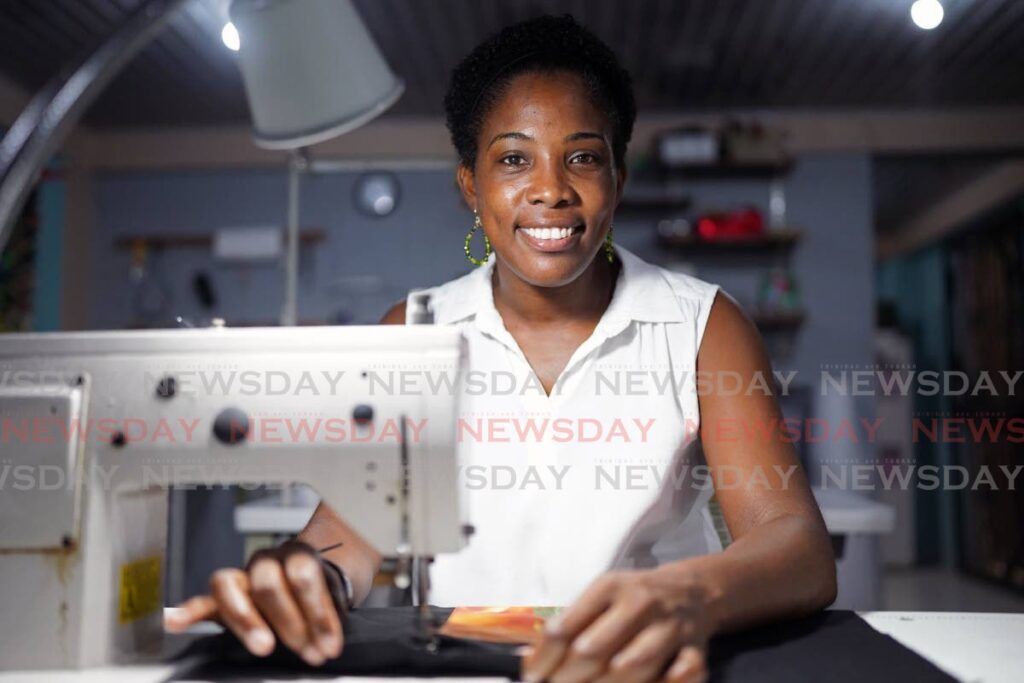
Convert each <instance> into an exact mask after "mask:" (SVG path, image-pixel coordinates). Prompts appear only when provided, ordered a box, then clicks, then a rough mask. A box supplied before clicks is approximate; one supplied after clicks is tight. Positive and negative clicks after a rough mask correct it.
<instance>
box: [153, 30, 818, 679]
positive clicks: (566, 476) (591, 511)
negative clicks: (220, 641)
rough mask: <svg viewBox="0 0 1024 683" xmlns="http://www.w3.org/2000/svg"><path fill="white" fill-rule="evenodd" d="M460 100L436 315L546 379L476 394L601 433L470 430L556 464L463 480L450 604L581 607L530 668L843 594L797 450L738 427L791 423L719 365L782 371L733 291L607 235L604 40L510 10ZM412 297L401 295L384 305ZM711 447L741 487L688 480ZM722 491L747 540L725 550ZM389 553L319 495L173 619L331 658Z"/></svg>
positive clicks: (713, 467) (567, 673) (619, 181)
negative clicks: (456, 228)
mask: <svg viewBox="0 0 1024 683" xmlns="http://www.w3.org/2000/svg"><path fill="white" fill-rule="evenodd" d="M445 107H446V112H447V123H448V127H449V129H450V131H451V135H452V140H453V143H454V145H455V148H456V150H457V152H458V155H459V160H460V164H459V166H458V171H457V178H458V184H459V187H460V189H461V191H462V194H463V197H464V198H465V201H466V203H467V204H468V205H469V206H470V207H471V208H472V209H473V211H474V216H475V218H474V225H473V229H472V230H471V231H470V234H469V236H468V237H467V239H466V243H465V249H466V255H467V257H469V258H470V260H471V261H473V262H474V263H478V264H481V265H482V267H480V268H478V269H476V270H474V272H472V273H470V274H469V275H467V276H464V277H462V278H459V279H457V280H454V281H452V282H449V283H446V284H444V285H442V286H440V287H436V288H434V289H433V290H431V294H432V302H433V306H434V312H435V323H436V324H453V325H459V326H461V327H462V329H463V331H464V333H465V335H466V337H467V340H468V343H469V348H470V353H469V357H470V366H471V369H474V370H481V371H484V372H491V373H493V372H496V371H499V370H500V371H507V370H511V371H513V372H512V374H513V376H525V377H527V378H528V379H532V380H533V381H534V382H535V384H539V386H540V389H541V390H540V391H538V392H535V394H534V395H532V396H531V395H529V391H527V390H526V389H523V388H519V389H517V390H516V391H514V392H504V393H502V394H501V395H498V392H491V393H490V394H487V395H483V396H480V397H478V398H474V399H470V401H469V404H468V406H467V408H466V410H467V413H468V414H475V415H494V414H505V413H504V412H503V411H505V410H506V409H512V410H518V411H519V413H518V414H524V413H530V414H533V415H537V414H542V415H543V416H545V417H560V418H565V419H566V420H567V422H565V423H564V425H573V424H577V425H581V424H583V423H584V421H585V419H589V420H590V422H589V423H588V424H590V425H593V424H596V425H597V427H598V429H599V430H605V429H606V428H607V429H606V434H605V436H606V437H607V438H606V439H605V440H603V441H602V440H601V439H599V438H592V435H591V436H587V437H584V435H583V431H582V430H580V431H579V432H573V431H572V427H571V426H569V427H566V429H567V432H566V433H567V434H568V435H569V438H568V439H563V440H558V439H554V438H549V439H546V440H545V439H540V440H536V439H534V440H530V443H529V444H525V443H524V441H526V439H522V440H520V442H518V443H515V442H514V443H511V444H509V443H507V441H505V440H496V439H493V438H492V439H486V438H484V439H482V440H480V442H479V443H471V442H472V439H468V442H464V443H463V451H464V452H463V453H460V455H461V456H462V457H464V458H465V459H466V462H467V463H468V464H478V465H494V464H496V463H502V464H507V465H508V466H509V468H510V469H509V470H508V471H511V472H513V474H515V473H517V472H520V471H523V470H524V467H525V466H526V465H527V463H529V465H530V466H534V465H536V466H537V467H538V468H539V469H535V470H532V471H533V473H534V476H535V477H536V476H538V475H537V472H538V471H540V472H546V473H549V474H550V475H551V476H552V477H553V480H552V481H551V482H549V484H548V485H545V484H544V482H537V481H534V482H533V483H534V484H535V486H533V487H532V488H531V490H527V487H525V486H520V487H515V486H504V485H501V486H499V485H498V484H496V483H495V482H493V481H491V482H490V484H489V485H485V486H481V487H479V488H477V489H476V490H474V491H472V492H470V494H469V500H470V505H471V513H472V519H473V521H474V524H475V525H476V527H477V534H476V536H475V537H474V538H473V539H471V542H470V545H469V547H468V548H467V549H466V550H465V551H463V552H461V553H457V554H455V555H452V556H448V557H440V558H437V561H436V563H435V565H434V566H433V567H432V584H433V592H432V597H433V599H434V601H435V602H437V603H438V604H452V605H455V604H464V605H465V604H532V605H545V604H555V605H558V604H566V605H568V608H567V609H566V610H564V611H563V612H562V613H561V614H560V615H559V616H558V617H556V618H553V619H551V620H549V621H548V623H547V625H546V627H545V632H544V634H543V638H542V639H541V640H540V642H539V643H538V644H537V645H536V647H535V648H534V649H533V650H532V652H531V653H530V654H529V656H528V657H527V658H526V659H525V663H524V665H525V666H524V675H525V677H526V678H527V680H551V681H590V680H600V681H647V680H662V679H666V680H670V681H691V680H701V679H702V678H703V677H704V676H705V662H704V649H705V644H706V642H707V639H708V637H709V636H710V635H711V634H713V633H716V632H719V631H724V630H729V629H736V628H739V627H743V626H748V625H752V624H755V623H758V622H764V621H765V620H770V619H779V618H785V617H791V616H797V615H802V614H806V613H809V612H812V611H815V610H819V609H822V608H824V607H825V606H827V605H828V604H830V603H831V602H832V600H833V599H834V597H835V593H836V579H835V565H834V560H833V557H832V552H831V546H830V543H829V539H828V535H827V533H826V530H825V527H824V524H823V522H822V519H821V516H820V513H819V512H818V509H817V506H816V505H815V503H814V500H813V498H812V496H811V492H810V489H809V488H808V486H807V483H806V481H805V480H804V479H803V475H802V473H801V472H800V471H799V468H798V467H797V466H796V458H795V455H794V452H793V450H792V447H791V446H790V445H789V443H788V442H787V441H786V440H785V439H783V438H772V437H777V436H779V434H778V433H777V432H774V431H772V432H771V433H770V434H769V435H768V436H769V438H765V436H764V432H763V431H759V430H757V429H754V430H745V429H743V428H742V427H743V426H744V425H762V426H763V425H766V424H767V425H773V424H777V423H776V422H773V420H777V419H778V417H779V409H778V406H777V404H776V401H775V398H774V396H773V395H772V393H771V391H770V390H767V391H760V392H759V391H756V390H753V391H739V392H737V391H721V390H718V389H716V386H717V385H716V382H714V381H713V379H714V378H715V377H718V376H723V375H724V374H728V375H729V376H730V377H733V378H736V377H741V378H743V380H744V381H745V382H746V383H747V385H746V386H749V387H755V386H758V382H757V380H758V379H761V380H763V378H766V377H769V378H770V377H771V369H770V366H769V362H768V359H767V358H766V355H765V353H764V350H763V348H762V343H761V340H760V338H759V336H758V333H757V331H756V329H755V328H754V326H753V325H752V324H751V322H750V321H749V319H748V318H747V317H746V316H745V315H744V314H743V312H742V311H741V310H740V308H739V307H738V306H737V305H736V303H735V302H734V301H733V300H732V299H731V298H729V297H728V296H726V295H725V294H724V293H722V292H720V291H718V288H717V287H715V286H713V285H710V284H708V283H705V282H702V281H700V280H697V279H696V278H692V277H688V276H684V275H680V274H677V273H672V272H669V271H665V270H663V269H660V268H657V267H655V266H652V265H650V264H647V263H645V262H643V261H641V260H640V259H639V258H637V257H636V256H634V255H632V254H630V253H629V252H628V251H626V250H625V249H622V248H620V247H617V246H615V245H614V244H613V242H612V239H611V236H612V219H613V215H614V212H615V208H616V206H617V205H618V203H619V201H620V199H621V198H622V188H623V184H624V182H625V180H626V167H625V153H626V146H627V143H628V142H629V139H630V136H631V133H632V127H633V121H634V118H635V105H634V101H633V95H632V92H631V86H630V81H629V77H628V75H627V74H626V73H625V72H624V71H623V70H622V69H621V67H619V66H618V64H617V62H616V61H615V58H614V56H613V55H612V53H611V51H610V50H609V49H608V48H607V47H606V46H605V45H604V44H602V43H601V42H600V41H599V40H598V39H597V38H596V37H594V36H593V35H592V34H590V33H589V32H588V31H586V30H585V29H583V28H582V27H580V26H579V25H578V24H576V23H575V22H574V21H573V20H572V19H571V18H569V17H565V18H553V17H543V18H540V19H536V20H531V21H528V22H524V23H521V24H518V25H516V26H511V27H509V28H506V29H505V30H503V31H502V32H500V33H499V34H497V35H496V36H494V37H492V38H490V39H489V40H488V41H486V42H485V43H483V44H482V45H480V46H479V47H477V48H476V49H475V50H474V51H473V52H472V53H471V54H470V55H469V56H468V57H467V58H466V59H465V60H464V61H463V62H462V63H461V64H460V65H459V66H458V67H457V68H456V70H455V72H454V74H453V77H452V81H451V86H450V89H449V93H448V95H447V97H446V99H445ZM477 231H482V233H483V235H484V239H483V240H482V241H483V243H484V251H483V253H484V257H483V258H479V257H477V256H474V253H480V252H479V249H480V246H479V241H480V236H476V239H477V242H478V243H477V245H476V247H475V248H476V249H477V251H476V252H474V251H473V250H472V246H473V245H471V238H472V237H473V236H474V234H475V232H477ZM405 316H406V306H405V304H404V303H403V304H400V305H397V306H395V307H394V308H392V309H391V310H390V311H389V312H388V313H387V314H386V315H385V317H384V319H383V321H382V322H383V323H385V324H401V323H403V322H404V321H405ZM652 369H661V370H665V369H668V370H669V372H668V374H667V375H665V373H662V375H661V376H667V377H669V378H671V382H670V384H669V387H668V390H667V391H657V390H651V389H650V386H648V390H646V391H643V390H641V391H638V392H632V391H629V390H628V388H624V386H626V387H628V386H630V385H623V384H622V383H621V382H620V381H619V379H621V376H622V373H623V372H626V373H628V372H629V371H631V370H641V371H647V370H652ZM687 373H689V374H687ZM650 375H651V376H652V377H655V378H656V377H658V376H659V375H658V373H657V372H653V371H652V372H651V373H650ZM688 376H689V377H705V378H711V380H710V381H707V382H703V383H700V382H699V383H693V382H687V381H685V378H686V377H688ZM680 378H682V379H680ZM663 386H664V385H663ZM761 386H763V384H761ZM602 388H603V389H604V391H601V389H602ZM698 389H699V390H698ZM574 420H575V421H574ZM616 420H618V422H617V423H616ZM630 420H632V422H630ZM615 424H617V425H618V427H617V429H618V432H619V433H617V434H616V435H615V436H616V439H612V438H611V436H612V432H613V431H614V430H615V429H616V428H615V427H614V425H615ZM722 425H730V426H731V427H730V428H729V429H722V428H721V427H722ZM737 426H738V427H737ZM630 430H632V434H631V433H630ZM489 433H491V434H492V435H493V433H494V432H493V431H491V432H489ZM698 437H699V438H698ZM499 441H500V443H499ZM513 441H515V440H513ZM637 463H639V464H641V465H643V464H650V465H651V467H650V470H651V471H652V472H655V473H660V476H661V478H660V479H657V480H656V481H657V484H656V485H650V483H648V484H647V485H644V484H643V483H641V485H639V486H633V485H631V484H633V483H635V482H633V480H632V479H630V478H627V479H626V480H622V479H621V478H620V477H619V475H620V474H621V472H620V471H619V470H618V469H616V468H621V467H622V466H626V467H632V466H633V465H635V464H637ZM701 464H704V465H706V466H707V467H708V469H706V470H704V471H705V472H707V471H710V472H711V473H712V475H714V473H716V472H719V471H721V472H725V471H729V472H730V473H731V475H733V476H732V479H730V481H731V482H732V485H729V486H726V485H724V478H721V477H717V476H711V477H710V478H709V479H708V480H706V481H705V482H704V483H705V484H708V482H709V481H710V482H712V483H713V484H714V489H715V490H714V491H712V490H711V486H710V485H705V486H694V485H692V484H694V482H695V481H696V477H695V476H694V474H693V473H694V472H696V471H697V469H696V468H695V466H696V465H701ZM517 467H518V470H517V469H516V468H517ZM544 467H547V468H548V469H547V470H545V469H544ZM595 472H596V475H595ZM629 472H630V474H629V477H633V476H634V475H637V476H640V475H642V474H643V468H641V470H640V471H639V472H637V471H636V470H635V469H630V470H629ZM595 476H596V478H595ZM640 478H642V477H640ZM481 481H483V482H487V481H488V480H487V479H486V476H484V475H481ZM671 484H675V485H674V486H673V485H671ZM712 493H714V494H715V495H716V498H717V501H718V504H719V505H720V507H721V510H722V513H723V515H724V519H725V521H726V523H727V525H728V529H729V532H730V534H731V537H732V539H733V540H732V542H731V544H729V545H728V547H727V548H726V549H725V550H724V551H722V550H721V545H719V544H718V541H717V537H716V536H715V534H714V529H713V527H712V525H711V517H710V514H709V513H708V499H709V498H710V497H711V495H712ZM317 550H319V551H320V553H319V555H318V554H317ZM719 551H720V552H719ZM321 558H322V559H324V560H327V561H329V562H321ZM380 560H381V558H380V556H379V555H378V554H377V552H376V551H375V550H374V549H372V548H371V547H369V546H368V544H367V543H366V542H364V541H363V540H362V539H360V538H359V536H358V535H357V534H355V533H354V532H353V531H352V530H351V529H350V528H349V527H348V526H347V525H346V524H345V523H344V521H342V520H341V519H339V518H338V517H337V516H335V515H334V514H333V513H332V512H331V511H330V510H329V509H327V508H325V507H324V506H322V505H321V506H320V507H319V508H318V509H317V511H316V513H315V514H314V516H313V519H312V520H311V521H310V523H309V525H308V526H307V527H306V528H305V529H304V530H303V531H302V533H301V534H300V535H299V537H298V542H293V543H290V544H286V545H285V546H282V547H281V548H278V549H276V550H274V551H269V552H264V553H260V554H257V556H256V557H254V558H253V560H251V561H250V563H249V566H248V568H247V569H246V570H245V571H242V570H239V569H225V570H221V571H219V572H217V573H216V574H215V575H214V576H213V578H212V580H211V595H209V596H201V597H198V598H194V599H192V600H190V601H188V602H186V603H185V605H184V609H183V610H182V611H181V615H180V616H179V617H178V618H177V619H176V620H175V621H174V623H171V624H169V626H170V627H171V628H175V629H181V628H184V627H186V626H187V625H188V624H190V623H192V622H194V621H196V620H199V619H204V618H213V617H217V618H219V619H221V620H222V621H223V622H224V623H225V624H226V625H227V626H228V627H229V628H231V629H232V630H233V631H234V632H235V633H236V634H237V635H238V636H239V637H240V638H241V639H242V641H243V642H244V643H245V644H246V645H247V646H248V648H249V649H250V650H251V651H252V652H254V653H256V654H267V653H269V652H270V651H271V649H272V648H273V645H274V638H275V634H276V637H278V638H280V639H281V640H282V642H284V643H285V644H286V645H288V646H289V647H291V648H292V649H294V650H295V651H296V652H298V653H299V654H300V655H301V656H302V657H303V658H305V660H306V661H308V662H309V663H310V664H314V665H316V664H319V663H322V662H323V661H324V660H325V658H329V657H334V656H337V655H338V654H339V653H340V651H341V648H342V641H343V636H342V632H341V626H340V619H339V616H338V614H339V611H342V612H343V611H344V610H345V609H346V608H347V607H348V606H350V605H351V604H359V603H360V602H361V601H362V600H363V599H364V598H365V597H366V595H367V593H368V592H369V590H370V586H371V583H372V581H373V577H374V574H375V573H376V571H377V569H378V567H379V564H380ZM330 585H333V586H334V587H335V588H337V587H339V586H343V587H344V588H345V589H347V590H334V591H332V590H330V589H329V588H328V587H329V586H330ZM338 594H341V595H342V596H343V597H342V599H333V600H332V595H338Z"/></svg>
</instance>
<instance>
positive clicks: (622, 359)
mask: <svg viewBox="0 0 1024 683" xmlns="http://www.w3.org/2000/svg"><path fill="white" fill-rule="evenodd" d="M615 250H616V254H617V255H618V257H619V258H620V259H621V260H622V269H621V270H620V274H619V280H618V282H617V283H616V287H615V291H614V293H613V296H612V300H611V302H610V304H609V306H608V308H607V310H606V311H605V313H604V315H603V316H602V317H601V319H600V321H599V322H598V324H597V327H596V328H595V329H594V331H593V334H592V335H591V336H590V337H589V338H588V339H587V340H586V341H584V342H583V344H582V345H581V346H580V347H579V348H578V349H576V351H575V353H573V355H572V357H571V358H570V360H569V362H568V364H567V365H566V367H565V369H564V370H563V371H562V374H561V375H560V376H559V377H558V379H557V381H556V383H555V385H554V387H553V388H552V392H551V395H550V396H547V395H545V393H544V390H543V388H542V387H541V385H540V382H539V380H537V378H536V375H535V374H534V373H533V370H532V368H531V367H530V365H529V363H528V362H527V360H526V357H525V356H524V355H523V353H522V351H521V350H520V348H519V345H518V344H517V343H516V341H515V339H513V337H512V335H511V334H509V332H508V331H507V330H506V329H505V326H504V323H503V322H502V319H501V316H500V315H499V313H498V311H497V310H496V309H495V307H494V299H493V291H492V286H491V275H492V272H493V269H494V258H495V257H494V255H493V254H492V255H491V257H490V259H489V261H488V262H487V263H486V264H484V265H483V266H481V267H479V268H477V269H476V270H474V271H473V272H471V273H468V274H467V275H464V276H462V277H460V278H458V279H455V280H452V281H450V282H447V283H445V284H443V285H440V286H438V287H433V288H429V289H427V290H417V291H418V292H424V291H425V292H429V294H430V295H431V307H432V309H433V313H434V324H438V325H457V326H459V328H460V329H461V330H462V332H463V334H464V335H465V337H466V339H467V341H468V350H469V363H468V372H467V376H466V378H465V382H464V386H463V392H462V395H461V405H460V414H461V415H462V418H461V419H460V421H459V423H458V425H457V428H456V441H457V445H458V448H459V455H458V460H459V462H460V463H461V465H460V484H461V488H462V491H463V494H464V502H465V504H466V507H467V512H468V515H467V516H468V519H469V521H470V522H471V523H472V524H473V526H474V527H475V533H474V535H473V536H472V537H471V538H470V541H469V545H468V546H467V547H466V548H464V549H463V550H462V551H460V552H458V553H452V554H448V555H441V556H439V557H437V558H436V559H435V561H434V563H433V565H432V566H431V592H430V599H431V602H432V603H433V604H436V605H442V606H457V605H535V606H542V605H550V606H560V605H567V604H570V603H571V602H572V601H573V600H574V599H575V598H576V597H577V596H578V595H579V594H580V593H581V592H582V591H583V590H584V589H585V588H586V587H587V586H588V585H589V584H590V582H591V581H593V580H594V579H595V578H597V577H598V576H599V575H600V574H602V573H603V572H604V571H606V570H608V569H611V568H641V567H651V566H656V565H657V564H660V563H662V562H667V561H671V560H674V559H679V558H683V557H690V556H694V555H700V554H706V553H709V552H714V551H719V550H721V548H722V546H721V543H720V541H719V539H718V535H717V534H716V532H715V528H714V525H713V523H712V519H711V515H710V512H709V510H708V501H709V499H710V498H711V496H712V494H713V490H712V488H711V485H710V482H709V480H708V477H707V476H706V470H703V467H704V466H705V465H706V463H705V462H704V458H703V453H702V452H701V449H700V439H699V437H698V436H697V434H698V431H697V430H698V427H699V420H700V412H699V407H698V402H697V388H698V386H699V385H698V384H697V383H696V377H695V374H694V372H695V364H696V358H697V350H698V348H699V347H700V342H701V337H702V335H703V332H704V328H705V326H706V324H707V320H708V314H709V312H710V310H711V305H712V303H713V301H714V297H715V293H716V292H717V290H718V286H717V285H713V284H709V283H707V282H704V281H702V280H699V279H697V278H694V277H691V276H688V275H684V274H681V273H676V272H672V271H669V270H666V269H664V268H660V267H657V266H654V265H652V264H649V263H647V262H645V261H643V260H641V259H640V258H639V257H637V256H635V255H634V254H632V253H630V252H629V251H627V250H626V249H624V248H622V247H620V246H616V247H615ZM411 296H412V295H411V294H410V298H411ZM413 308H414V307H413V305H412V301H411V300H410V301H409V302H408V304H407V310H408V311H409V312H410V313H411V311H412V310H413ZM406 322H407V323H409V322H411V321H410V320H407V321H406ZM695 468H696V469H695ZM702 471H703V476H702Z"/></svg>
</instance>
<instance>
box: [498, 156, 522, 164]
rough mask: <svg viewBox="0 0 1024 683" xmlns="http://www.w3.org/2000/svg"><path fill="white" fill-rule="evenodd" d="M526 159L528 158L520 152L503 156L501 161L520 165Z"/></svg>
mask: <svg viewBox="0 0 1024 683" xmlns="http://www.w3.org/2000/svg"><path fill="white" fill-rule="evenodd" d="M524 161H526V160H525V159H523V157H522V156H520V155H519V154H507V155H505V156H503V157H502V158H501V163H503V164H505V165H506V166H520V165H522V163H523V162H524Z"/></svg>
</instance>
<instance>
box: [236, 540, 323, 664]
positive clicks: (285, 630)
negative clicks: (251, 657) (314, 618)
mask: <svg viewBox="0 0 1024 683" xmlns="http://www.w3.org/2000/svg"><path fill="white" fill-rule="evenodd" d="M249 581H250V582H251V584H252V586H251V588H250V592H251V593H252V599H253V602H255V603H256V606H257V607H258V608H259V610H260V612H261V613H262V614H263V616H264V617H266V619H267V621H268V622H269V623H270V625H271V627H273V629H274V631H275V632H276V633H277V635H278V637H279V638H281V642H283V643H284V644H285V645H287V646H288V647H289V648H290V649H291V650H292V651H293V652H295V653H296V654H298V655H299V656H300V657H302V659H304V660H305V661H306V663H307V664H309V665H310V666H320V665H321V664H323V663H324V656H323V654H322V653H321V652H320V649H319V648H318V647H316V646H315V645H314V644H313V642H312V640H311V638H310V633H309V630H308V629H307V628H306V620H305V618H304V617H303V615H302V611H301V610H300V609H299V606H298V604H296V602H295V598H293V597H292V592H291V589H290V588H289V587H288V583H287V580H286V579H285V575H284V570H283V569H282V567H281V563H280V562H278V561H277V560H276V559H273V558H270V557H266V558H261V559H258V560H257V561H255V562H253V563H251V564H250V566H249Z"/></svg>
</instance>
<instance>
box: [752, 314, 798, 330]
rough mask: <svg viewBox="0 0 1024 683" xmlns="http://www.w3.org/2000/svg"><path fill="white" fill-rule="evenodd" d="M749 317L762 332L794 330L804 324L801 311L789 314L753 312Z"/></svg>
mask: <svg viewBox="0 0 1024 683" xmlns="http://www.w3.org/2000/svg"><path fill="white" fill-rule="evenodd" d="M750 317H751V319H752V320H753V321H754V324H756V325H757V327H758V329H760V330H761V331H762V332H778V331H788V330H796V329H797V328H798V327H800V326H801V325H803V324H804V318H805V317H806V316H805V315H804V312H803V311H794V312H790V313H768V312H763V313H762V312H756V311H755V312H754V313H753V314H751V316H750Z"/></svg>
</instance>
